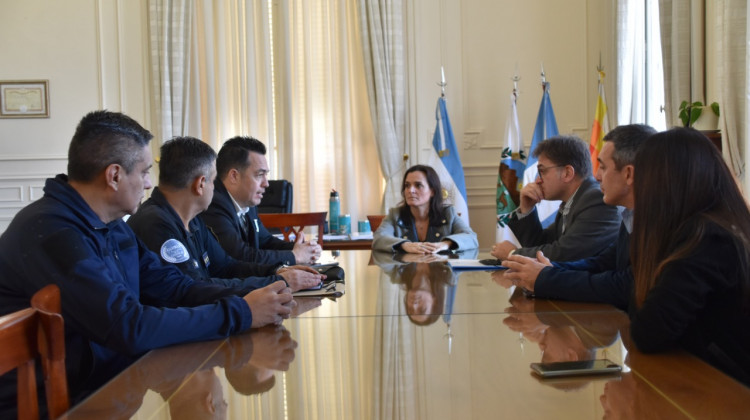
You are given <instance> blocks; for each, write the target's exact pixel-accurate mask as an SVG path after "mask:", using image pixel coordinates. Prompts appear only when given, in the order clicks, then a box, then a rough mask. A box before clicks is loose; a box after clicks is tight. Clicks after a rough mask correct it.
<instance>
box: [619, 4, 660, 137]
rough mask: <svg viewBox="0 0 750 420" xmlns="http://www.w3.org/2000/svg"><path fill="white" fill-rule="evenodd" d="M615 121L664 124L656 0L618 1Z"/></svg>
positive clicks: (653, 125) (658, 128)
mask: <svg viewBox="0 0 750 420" xmlns="http://www.w3.org/2000/svg"><path fill="white" fill-rule="evenodd" d="M617 70H618V71H617V124H618V125H622V124H633V123H644V124H648V125H651V126H652V127H654V128H655V129H657V130H664V129H666V127H667V123H666V118H665V115H664V111H663V106H664V70H663V64H662V53H661V36H660V30H659V2H658V0H618V4H617Z"/></svg>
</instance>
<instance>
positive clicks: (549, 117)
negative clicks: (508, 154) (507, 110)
mask: <svg viewBox="0 0 750 420" xmlns="http://www.w3.org/2000/svg"><path fill="white" fill-rule="evenodd" d="M542 86H543V91H544V93H542V103H541V104H540V105H539V114H538V115H537V117H536V125H535V126H534V135H533V136H532V138H531V148H530V149H529V159H528V160H527V161H526V170H525V171H524V173H523V185H526V184H529V183H532V182H536V175H537V173H538V172H539V171H537V158H536V157H534V155H533V153H534V149H536V146H537V145H539V143H541V142H542V141H544V140H545V139H548V138H550V137H553V136H556V135H558V131H557V121H556V120H555V112H554V111H553V110H552V102H551V101H550V99H549V82H544V83H543V84H542ZM559 209H560V201H559V200H556V201H547V200H542V201H541V202H540V203H539V204H537V205H536V211H537V214H538V215H539V220H540V221H541V222H542V226H543V227H547V226H549V225H551V224H552V222H554V221H555V216H556V215H557V211H558V210H559Z"/></svg>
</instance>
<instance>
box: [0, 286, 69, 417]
mask: <svg viewBox="0 0 750 420" xmlns="http://www.w3.org/2000/svg"><path fill="white" fill-rule="evenodd" d="M37 356H41V359H42V370H43V374H44V380H45V381H44V382H45V388H46V396H47V411H48V414H49V417H50V418H57V417H59V416H61V415H62V414H63V413H65V411H67V410H68V407H69V401H68V385H67V380H66V377H65V333H64V326H63V320H62V315H60V290H59V289H58V288H57V286H56V285H48V286H46V287H44V288H43V289H41V290H40V291H39V292H37V293H36V294H35V295H34V296H33V297H32V307H31V308H27V309H22V310H20V311H17V312H14V313H11V314H8V315H5V316H2V317H0V375H4V374H6V373H8V372H10V371H11V370H13V369H16V370H17V377H18V418H19V419H38V418H39V402H38V400H37V385H36V369H35V367H34V362H35V360H36V358H37Z"/></svg>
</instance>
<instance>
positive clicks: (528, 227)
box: [492, 136, 620, 261]
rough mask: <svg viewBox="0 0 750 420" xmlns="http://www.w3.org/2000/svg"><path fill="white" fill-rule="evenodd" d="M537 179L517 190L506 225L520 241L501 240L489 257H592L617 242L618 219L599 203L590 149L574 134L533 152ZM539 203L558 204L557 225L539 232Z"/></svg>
mask: <svg viewBox="0 0 750 420" xmlns="http://www.w3.org/2000/svg"><path fill="white" fill-rule="evenodd" d="M534 156H535V157H536V158H537V159H538V161H537V164H538V171H539V173H538V175H537V178H536V181H535V182H534V183H531V184H528V185H526V186H524V187H523V189H521V203H520V206H519V207H518V209H516V211H515V212H514V213H512V214H511V217H510V220H509V221H508V226H509V227H510V228H511V230H513V234H515V235H516V238H517V239H518V241H519V242H520V243H521V245H522V247H521V248H517V247H516V246H515V245H514V244H513V243H511V242H509V241H504V242H500V243H496V244H495V245H494V246H493V247H492V255H493V256H494V257H495V258H498V259H502V260H504V259H507V258H508V257H509V256H510V255H514V254H516V255H523V256H527V257H536V256H537V252H538V251H542V252H543V254H544V256H546V257H547V258H549V259H551V260H554V261H572V260H578V259H581V258H586V257H591V256H594V255H596V254H598V253H599V252H601V251H602V250H603V249H605V248H607V247H608V246H609V245H610V244H612V243H613V242H614V241H615V239H616V238H617V233H618V229H619V226H620V215H619V213H618V210H617V208H616V207H613V206H609V205H607V204H605V203H604V201H603V200H602V192H601V190H600V189H599V184H598V183H597V182H596V180H595V179H594V177H593V176H592V175H591V155H590V154H589V150H588V145H587V144H586V143H584V142H583V141H582V140H581V139H579V138H578V137H575V136H555V137H551V138H549V139H547V140H545V141H543V142H541V143H540V144H539V145H538V146H537V148H536V149H535V150H534ZM542 200H561V201H562V204H561V205H560V210H559V211H558V213H557V216H556V217H555V222H554V223H552V224H551V225H550V226H549V227H547V228H546V229H545V228H542V224H541V221H540V220H539V216H538V214H537V211H536V205H537V204H538V203H539V202H540V201H542Z"/></svg>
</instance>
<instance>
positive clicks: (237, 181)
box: [200, 136, 322, 265]
mask: <svg viewBox="0 0 750 420" xmlns="http://www.w3.org/2000/svg"><path fill="white" fill-rule="evenodd" d="M265 155H266V146H265V145H264V144H263V143H261V142H260V141H258V140H257V139H255V138H252V137H240V136H238V137H233V138H231V139H229V140H227V141H226V142H225V143H224V145H223V146H222V147H221V150H219V154H218V157H217V158H216V170H217V177H216V182H215V189H214V197H213V200H212V201H211V205H210V206H209V207H208V210H206V211H205V212H203V213H202V214H201V216H200V217H201V218H202V219H203V221H204V222H205V223H206V225H207V226H208V227H209V229H211V231H212V232H213V233H214V235H216V238H217V239H218V240H219V243H220V244H221V246H222V248H224V250H225V251H226V252H227V254H229V255H230V256H232V257H233V258H236V259H238V260H243V261H252V262H256V263H261V264H278V263H283V264H286V265H293V264H298V263H312V262H315V260H317V259H318V258H319V257H320V253H321V248H320V245H318V244H317V243H316V242H313V241H305V237H304V235H300V236H298V237H297V239H296V241H295V242H294V243H291V242H286V241H283V240H281V239H278V238H276V237H274V236H273V235H271V233H270V232H268V229H266V228H265V227H264V226H263V224H262V223H261V222H260V219H259V218H258V210H257V208H256V206H257V205H258V204H260V200H261V198H263V193H264V192H265V189H266V188H267V187H268V178H267V176H268V171H269V169H268V161H267V160H266V156H265ZM320 234H322V233H320Z"/></svg>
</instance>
